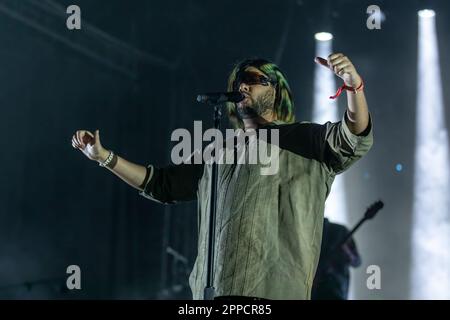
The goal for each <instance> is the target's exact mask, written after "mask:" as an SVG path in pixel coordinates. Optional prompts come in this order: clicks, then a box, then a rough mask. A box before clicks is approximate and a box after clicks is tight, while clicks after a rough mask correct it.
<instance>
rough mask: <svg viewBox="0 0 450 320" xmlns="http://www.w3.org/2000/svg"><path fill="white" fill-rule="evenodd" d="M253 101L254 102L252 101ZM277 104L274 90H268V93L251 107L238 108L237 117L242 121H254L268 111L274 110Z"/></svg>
mask: <svg viewBox="0 0 450 320" xmlns="http://www.w3.org/2000/svg"><path fill="white" fill-rule="evenodd" d="M251 101H253V100H251ZM274 103H275V92H274V90H267V92H266V93H264V94H263V95H261V96H259V97H257V98H256V101H255V102H254V103H253V104H250V105H243V106H241V107H237V108H236V110H237V115H238V117H239V118H240V119H241V120H242V119H252V118H257V117H260V116H262V115H263V114H264V113H266V112H267V111H268V110H271V109H273V105H274Z"/></svg>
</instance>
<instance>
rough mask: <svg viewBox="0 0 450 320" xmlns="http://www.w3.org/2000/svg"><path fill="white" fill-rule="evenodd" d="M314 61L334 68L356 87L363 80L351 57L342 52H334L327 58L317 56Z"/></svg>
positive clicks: (349, 83) (348, 83)
mask: <svg viewBox="0 0 450 320" xmlns="http://www.w3.org/2000/svg"><path fill="white" fill-rule="evenodd" d="M314 61H315V62H316V63H317V64H320V65H322V66H324V67H326V68H329V69H330V70H332V71H333V72H334V73H335V74H336V75H337V76H338V77H339V78H341V79H342V80H344V82H345V84H346V85H347V86H350V87H353V88H356V87H358V86H359V85H360V84H361V82H362V80H361V77H360V76H359V74H358V72H356V69H355V66H354V65H353V63H352V62H351V61H350V59H349V58H348V57H347V56H345V55H344V54H342V53H333V54H330V55H329V56H328V58H327V59H324V58H320V57H316V58H315V59H314Z"/></svg>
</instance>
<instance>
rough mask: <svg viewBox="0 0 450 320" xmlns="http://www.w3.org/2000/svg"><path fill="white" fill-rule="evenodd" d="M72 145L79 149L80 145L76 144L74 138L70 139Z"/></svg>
mask: <svg viewBox="0 0 450 320" xmlns="http://www.w3.org/2000/svg"><path fill="white" fill-rule="evenodd" d="M72 145H75V147H76V148H79V147H80V145H79V144H78V142H77V140H76V138H75V136H73V137H72Z"/></svg>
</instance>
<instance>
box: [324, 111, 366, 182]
mask: <svg viewBox="0 0 450 320" xmlns="http://www.w3.org/2000/svg"><path fill="white" fill-rule="evenodd" d="M372 127H373V125H372V117H371V116H370V115H369V125H368V126H367V128H366V130H364V132H362V133H361V134H359V135H355V134H353V133H352V132H351V131H350V129H349V128H348V126H347V112H345V113H344V116H343V119H342V120H341V121H339V122H335V123H332V122H327V123H326V124H325V125H324V127H323V128H324V130H322V133H321V134H322V142H324V143H323V148H322V151H323V155H322V156H323V160H324V163H325V164H326V165H327V167H328V169H329V170H330V171H332V172H334V173H335V174H339V173H342V172H344V171H345V170H347V169H348V168H349V167H350V166H351V165H352V164H354V163H355V162H356V161H357V160H359V159H360V158H362V157H363V156H364V155H365V154H366V153H367V152H368V151H369V150H370V148H371V147H372V144H373V128H372Z"/></svg>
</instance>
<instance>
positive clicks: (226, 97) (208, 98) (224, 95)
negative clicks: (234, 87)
mask: <svg viewBox="0 0 450 320" xmlns="http://www.w3.org/2000/svg"><path fill="white" fill-rule="evenodd" d="M244 98H245V96H244V95H243V94H242V93H240V92H237V91H232V92H214V93H205V94H199V95H198V96H197V102H200V103H208V104H219V103H224V102H234V103H238V102H241V101H242V100H244Z"/></svg>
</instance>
